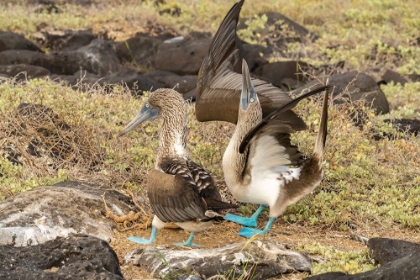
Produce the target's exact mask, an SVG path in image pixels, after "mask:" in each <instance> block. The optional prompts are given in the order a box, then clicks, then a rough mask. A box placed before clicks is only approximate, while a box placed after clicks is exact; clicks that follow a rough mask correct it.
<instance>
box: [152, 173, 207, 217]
mask: <svg viewBox="0 0 420 280" xmlns="http://www.w3.org/2000/svg"><path fill="white" fill-rule="evenodd" d="M147 195H148V197H149V201H150V205H151V207H152V209H153V211H154V213H155V215H156V216H158V217H159V219H161V220H162V221H163V222H175V223H176V222H186V221H191V220H201V219H204V218H207V217H206V216H205V212H206V210H207V205H206V203H205V201H204V199H203V198H201V197H200V195H199V193H198V190H197V189H196V187H195V186H194V185H193V184H191V182H189V181H188V180H186V179H185V178H184V177H182V176H181V175H171V174H167V173H165V172H163V171H160V170H157V169H153V170H151V171H150V172H149V175H148V183H147Z"/></svg>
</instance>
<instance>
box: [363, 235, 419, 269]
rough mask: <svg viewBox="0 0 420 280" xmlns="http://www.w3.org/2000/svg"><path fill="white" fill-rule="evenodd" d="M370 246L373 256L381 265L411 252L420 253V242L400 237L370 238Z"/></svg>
mask: <svg viewBox="0 0 420 280" xmlns="http://www.w3.org/2000/svg"><path fill="white" fill-rule="evenodd" d="M368 247H369V250H370V253H371V255H372V258H373V259H374V260H375V261H376V262H378V263H379V264H381V265H384V264H386V263H388V262H391V261H394V260H396V259H399V258H402V257H405V256H407V255H409V254H413V253H417V254H420V244H417V243H413V242H408V241H404V240H398V239H389V238H380V237H375V238H370V239H369V241H368Z"/></svg>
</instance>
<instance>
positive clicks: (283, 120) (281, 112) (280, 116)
mask: <svg viewBox="0 0 420 280" xmlns="http://www.w3.org/2000/svg"><path fill="white" fill-rule="evenodd" d="M327 89H329V86H321V87H319V88H316V89H314V90H311V91H310V92H308V93H305V94H302V95H301V96H299V97H297V98H295V99H293V100H292V101H290V102H288V103H287V104H285V105H283V106H282V107H280V108H278V109H277V110H275V111H273V112H272V113H270V114H268V115H267V116H266V117H265V118H264V119H263V120H262V121H261V122H260V123H259V124H258V125H256V126H255V127H254V128H253V129H251V130H250V131H249V132H248V133H247V134H246V135H245V137H244V139H243V140H242V143H241V145H240V146H239V152H240V153H243V152H244V151H245V149H246V147H247V145H248V144H249V143H250V141H251V140H252V138H253V137H254V136H256V135H257V134H259V132H260V131H262V129H270V127H272V129H275V127H276V126H277V127H278V125H280V124H287V125H289V126H290V127H291V129H292V130H293V131H297V130H299V129H298V128H299V127H305V124H304V122H303V120H302V119H300V118H299V117H298V116H297V115H296V114H295V113H294V112H293V111H291V110H290V109H292V108H293V107H294V106H296V104H298V103H299V102H300V101H301V100H303V99H305V98H308V97H310V96H312V95H315V94H318V93H321V92H323V91H325V90H327ZM298 119H300V121H299V120H298ZM270 123H271V125H269V124H270Z"/></svg>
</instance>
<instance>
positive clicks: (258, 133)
mask: <svg viewBox="0 0 420 280" xmlns="http://www.w3.org/2000/svg"><path fill="white" fill-rule="evenodd" d="M242 77H243V81H242V92H241V97H240V101H238V122H237V124H236V128H235V131H234V133H233V135H232V138H231V139H230V142H229V145H228V147H227V149H226V151H225V153H224V155H223V172H224V177H225V180H226V184H227V186H228V188H229V190H230V191H231V193H232V194H233V196H234V197H235V198H236V199H237V200H239V201H241V202H247V203H258V204H260V205H261V206H260V207H259V208H258V210H257V211H256V212H255V214H254V215H253V216H252V217H250V218H244V217H240V216H236V215H232V214H227V215H226V216H225V219H227V220H230V221H233V222H237V223H240V224H242V225H246V226H256V224H257V218H258V215H259V214H260V213H261V211H262V210H263V209H264V207H265V206H269V208H270V211H269V217H270V218H269V220H268V222H267V225H266V226H265V228H264V229H263V230H259V229H256V228H243V229H241V231H240V232H239V234H240V235H241V236H244V237H251V236H253V235H255V234H266V233H267V232H268V231H269V230H270V228H271V225H272V223H273V222H274V219H275V218H277V217H278V216H280V215H281V214H282V213H283V212H284V211H285V210H286V208H287V206H289V205H291V204H293V203H295V202H297V201H298V200H300V199H301V198H303V197H304V196H306V195H308V194H309V193H310V192H312V191H313V190H314V189H315V188H316V187H317V186H318V185H319V183H320V182H321V179H322V177H323V166H322V161H323V155H324V147H325V140H326V136H327V121H328V86H324V87H321V88H319V89H316V90H313V91H311V92H308V93H306V94H303V95H301V96H299V97H298V98H296V99H294V100H292V101H290V102H289V103H287V104H285V105H284V106H282V107H280V108H279V109H277V110H276V111H274V112H272V113H270V114H269V115H268V116H266V117H265V118H264V119H263V114H262V110H261V105H260V102H259V97H258V95H257V91H256V89H255V88H254V86H253V84H252V82H253V81H252V79H251V77H250V74H249V69H248V66H247V64H246V62H245V60H244V61H243V64H242ZM324 90H325V94H324V101H323V107H322V116H321V121H320V128H319V132H318V136H317V138H316V142H315V148H314V151H313V153H312V155H311V157H310V158H305V157H303V155H302V154H301V153H300V152H299V151H298V149H297V147H296V146H293V145H292V144H291V142H290V134H291V133H294V132H296V131H297V130H301V129H304V128H305V127H306V125H305V123H304V122H303V120H302V119H301V118H300V117H298V116H297V115H296V114H295V113H293V112H292V111H291V110H290V109H291V108H293V107H294V106H295V105H296V104H297V103H298V102H299V101H300V100H302V99H304V98H307V97H309V96H311V95H314V94H317V93H320V92H322V91H324ZM296 128H298V129H296Z"/></svg>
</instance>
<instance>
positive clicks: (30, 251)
mask: <svg viewBox="0 0 420 280" xmlns="http://www.w3.org/2000/svg"><path fill="white" fill-rule="evenodd" d="M0 279H4V280H6V279H8V280H12V279H16V280H17V279H104V280H105V279H107V280H108V279H109V280H111V279H115V280H117V279H124V278H123V275H122V274H121V270H120V266H119V264H118V259H117V256H116V254H115V252H114V251H113V250H112V248H111V247H110V246H109V244H108V243H107V242H105V241H103V240H101V239H98V238H96V237H93V236H88V235H82V234H77V235H72V236H70V237H67V238H63V237H58V238H57V239H55V240H51V241H48V242H46V243H44V244H41V245H36V246H28V247H25V248H16V247H13V246H12V245H2V246H0Z"/></svg>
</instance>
